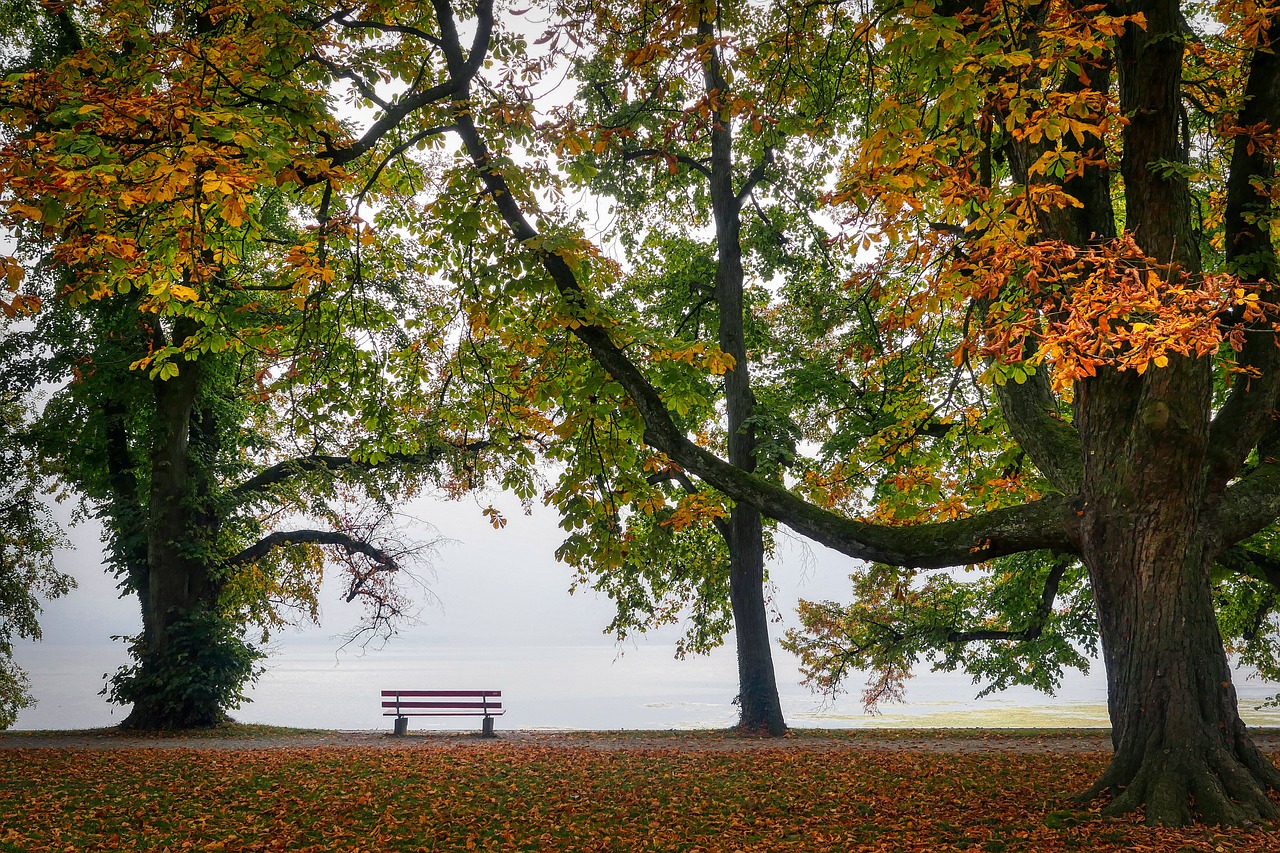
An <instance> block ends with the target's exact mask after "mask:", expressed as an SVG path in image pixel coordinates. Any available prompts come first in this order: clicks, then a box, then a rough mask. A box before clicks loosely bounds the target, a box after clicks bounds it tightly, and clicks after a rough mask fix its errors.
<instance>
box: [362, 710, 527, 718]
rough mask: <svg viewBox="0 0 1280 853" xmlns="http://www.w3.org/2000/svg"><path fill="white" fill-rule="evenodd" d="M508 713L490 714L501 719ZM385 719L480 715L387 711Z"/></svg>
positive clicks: (469, 713)
mask: <svg viewBox="0 0 1280 853" xmlns="http://www.w3.org/2000/svg"><path fill="white" fill-rule="evenodd" d="M504 713H507V712H506V711H492V712H489V716H490V717H500V716H502V715H504ZM383 716H384V717H479V716H481V715H479V713H471V712H468V711H401V712H399V713H396V712H394V711H387V712H384V713H383Z"/></svg>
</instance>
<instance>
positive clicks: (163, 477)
mask: <svg viewBox="0 0 1280 853" xmlns="http://www.w3.org/2000/svg"><path fill="white" fill-rule="evenodd" d="M202 372H203V371H202V370H201V368H200V366H199V364H198V363H187V364H184V365H182V369H181V372H180V373H179V374H178V376H177V377H174V378H172V379H169V380H167V381H166V380H160V381H157V382H155V386H154V388H155V440H154V443H153V446H152V465H151V482H150V492H149V496H148V505H149V508H150V511H149V514H148V516H147V519H146V525H147V537H146V538H147V573H146V580H147V583H146V587H145V588H144V589H141V590H139V597H140V598H141V601H142V612H143V619H142V624H143V635H142V643H141V646H140V655H139V661H138V678H140V679H141V681H140V683H152V682H151V679H157V680H160V681H164V680H166V679H169V678H170V677H171V676H172V675H174V674H175V673H174V672H172V671H171V669H172V667H173V666H174V661H173V660H172V659H173V657H174V656H173V655H172V654H171V645H172V641H173V639H174V630H175V626H177V625H179V623H181V622H183V620H184V619H187V618H189V617H190V616H191V615H192V614H194V613H197V612H201V611H212V610H214V609H216V606H217V600H218V592H219V589H218V583H217V581H216V578H215V577H214V576H213V574H212V572H211V562H212V560H211V557H212V551H211V550H210V549H211V546H212V542H213V540H214V538H215V537H216V535H217V534H216V531H217V521H216V518H215V517H214V516H212V515H210V514H209V513H208V512H207V507H206V506H205V504H207V501H208V479H207V476H206V474H205V473H204V472H203V471H202V470H201V466H200V464H199V462H198V461H196V460H193V458H192V457H193V448H192V439H193V438H195V439H196V441H197V442H198V443H201V444H204V443H207V442H208V441H209V440H210V436H216V432H217V430H216V428H215V427H214V426H213V425H212V424H206V425H204V426H205V427H207V428H204V429H201V428H196V427H198V426H199V425H198V424H194V423H193V421H194V420H196V418H195V411H196V400H197V397H198V395H199V392H200V387H201V376H202ZM206 416H208V415H206ZM210 417H211V416H210ZM187 696H188V698H187V699H186V700H184V701H183V702H181V703H175V702H174V701H173V698H172V694H171V693H156V692H153V691H148V690H143V691H137V692H135V693H134V695H133V702H134V704H133V708H132V710H131V711H130V713H129V716H128V717H126V718H125V720H124V722H123V724H122V725H123V726H124V727H125V728H137V729H171V728H186V727H190V726H201V725H213V724H215V723H218V722H221V721H222V720H223V719H225V712H224V710H223V708H222V706H221V704H220V703H218V702H217V701H216V700H213V699H212V694H210V693H207V692H202V691H192V692H190V693H188V694H187Z"/></svg>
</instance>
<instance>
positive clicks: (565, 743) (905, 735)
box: [0, 729, 1280, 754]
mask: <svg viewBox="0 0 1280 853" xmlns="http://www.w3.org/2000/svg"><path fill="white" fill-rule="evenodd" d="M1253 737H1254V741H1255V742H1256V743H1257V744H1258V746H1260V747H1261V748H1262V750H1263V751H1264V752H1267V753H1272V754H1275V753H1280V729H1265V730H1255V731H1254V732H1253ZM317 747H319V748H332V749H351V748H360V749H423V748H427V749H430V748H442V747H444V748H457V747H469V748H474V749H488V748H494V747H514V748H533V749H536V748H552V749H592V750H604V751H609V750H680V751H702V750H706V751H715V752H738V751H749V750H776V749H785V750H799V751H819V752H827V751H849V750H876V751H904V750H905V751H921V752H938V753H964V752H1004V753H1028V754H1030V753H1080V752H1110V751H1111V736H1110V734H1109V733H1108V732H1106V731H1104V730H1100V729H1081V730H1076V731H1072V730H1061V729H1059V730H1054V731H1051V732H1038V731H1019V730H1016V729H999V730H997V729H992V730H981V729H963V730H948V729H927V730H926V729H914V730H903V729H854V730H840V731H832V730H802V731H799V732H796V733H793V734H791V735H788V736H787V737H785V738H782V739H773V738H750V737H740V736H737V735H734V734H731V733H728V732H680V731H615V732H583V731H499V732H498V736H497V737H496V738H493V739H488V740H486V739H482V738H480V737H479V736H478V735H477V734H474V733H470V732H461V731H459V732H440V731H429V732H428V731H419V732H413V731H411V732H409V734H408V735H407V736H405V737H393V736H392V735H391V734H389V733H388V732H386V731H385V730H384V731H268V732H262V733H259V732H254V731H250V732H247V733H239V732H235V733H230V734H227V735H222V734H219V733H199V734H192V735H186V734H180V735H152V736H144V735H135V734H128V733H123V732H121V731H119V730H117V729H94V730H85V731H70V732H2V733H0V749H92V750H107V749H195V750H215V749H226V750H263V749H313V748H317Z"/></svg>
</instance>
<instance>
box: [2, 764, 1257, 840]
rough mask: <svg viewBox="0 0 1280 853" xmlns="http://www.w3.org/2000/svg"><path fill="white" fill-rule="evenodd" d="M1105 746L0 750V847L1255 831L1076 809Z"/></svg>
mask: <svg viewBox="0 0 1280 853" xmlns="http://www.w3.org/2000/svg"><path fill="white" fill-rule="evenodd" d="M1105 763H1106V756H1105V755H1103V754H1099V753H1085V754H1072V755H1064V754H1022V753H1020V754H984V753H963V754H956V753H943V752H927V751H901V752H894V751H884V750H879V751H863V750H857V749H854V750H846V749H841V750H830V751H828V750H797V749H787V748H763V749H752V750H750V751H712V750H692V751H690V750H689V749H687V748H686V749H684V750H674V749H663V748H658V749H643V750H594V749H581V748H556V747H544V746H529V745H523V746H520V745H510V744H503V743H502V742H501V741H499V742H496V743H494V742H489V743H484V744H483V745H479V744H476V745H460V746H456V745H455V746H444V745H441V746H425V747H419V748H413V749H371V748H358V747H357V748H312V749H272V750H254V749H248V750H236V751H231V750H192V749H122V750H102V751H98V750H88V751H85V750H67V749H5V750H0V851H55V850H56V851H82V850H135V849H147V850H174V851H177V850H228V851H253V850H317V851H318V850H379V851H380V850H395V851H412V850H450V851H452V850H470V849H477V850H566V851H593V850H613V851H645V850H681V851H696V850H708V851H709V850H717V851H719V850H724V851H732V850H756V851H785V850H794V851H822V850H834V851H852V850H885V851H913V850H920V851H945V850H974V851H993V853H999V851H1057V850H1090V851H1091V850H1130V851H1161V853H1164V852H1165V851H1170V853H1173V851H1259V853H1261V851H1266V852H1267V853H1274V851H1277V850H1280V827H1271V828H1269V829H1266V830H1255V831H1244V830H1215V829H1205V828H1196V829H1191V830H1185V831H1171V830H1160V829H1149V828H1146V827H1143V826H1141V825H1139V823H1138V822H1137V821H1136V820H1131V819H1126V820H1106V819H1102V818H1099V817H1097V815H1096V814H1095V813H1092V812H1089V811H1080V810H1077V809H1076V808H1075V807H1074V806H1073V805H1072V804H1071V801H1070V796H1071V794H1072V792H1074V791H1077V790H1079V789H1082V788H1084V787H1085V786H1086V785H1087V784H1088V783H1089V782H1090V781H1091V780H1092V779H1094V778H1096V776H1097V775H1098V774H1099V773H1100V772H1101V771H1102V768H1103V767H1104V766H1105Z"/></svg>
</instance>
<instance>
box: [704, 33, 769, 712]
mask: <svg viewBox="0 0 1280 853" xmlns="http://www.w3.org/2000/svg"><path fill="white" fill-rule="evenodd" d="M700 30H701V33H702V35H703V37H704V38H707V39H711V38H712V37H713V32H712V27H711V22H710V21H705V20H704V22H703V24H702V26H701V27H700ZM704 68H705V76H706V88H707V95H708V97H709V98H711V99H712V101H713V102H719V101H722V100H723V99H724V98H726V97H727V87H726V84H725V80H724V77H723V74H722V73H721V69H720V59H719V54H718V51H717V49H716V48H714V47H709V49H708V51H707V61H706V64H705V66H704ZM719 112H720V115H719V116H718V120H717V124H716V126H715V127H714V128H713V130H712V132H711V177H710V182H711V210H712V214H713V216H714V219H715V227H716V252H717V259H716V304H717V306H718V307H719V309H720V341H719V343H720V349H721V350H723V351H724V352H726V353H728V354H729V355H731V356H733V359H734V365H733V367H732V368H730V369H729V370H727V371H725V374H724V392H725V416H726V420H727V424H726V426H727V427H728V444H729V447H728V450H729V462H730V463H731V464H733V465H736V466H737V467H738V468H740V469H741V470H743V471H747V472H751V471H754V470H755V469H756V433H755V427H754V426H753V423H752V419H753V417H754V415H755V395H754V394H752V392H751V374H750V369H749V367H748V361H747V344H746V333H745V329H744V326H745V311H746V307H745V305H744V303H743V279H744V273H743V269H742V214H741V208H742V202H741V200H740V199H739V198H738V197H737V194H736V193H735V192H734V188H733V171H734V170H733V132H732V124H731V122H732V117H731V116H730V114H729V112H728V110H727V109H722V110H720V111H719ZM728 545H729V598H730V602H731V604H732V606H733V625H734V630H735V633H736V635H737V641H738V704H739V709H740V711H741V715H740V717H739V719H738V728H739V729H741V730H743V731H749V732H754V733H761V734H769V735H772V736H774V737H780V736H782V735H783V734H785V733H786V731H787V724H786V720H785V719H784V718H783V716H782V701H781V699H779V697H778V684H777V679H776V677H775V676H774V672H773V651H772V648H771V647H770V643H769V617H768V611H767V610H766V608H765V603H764V524H763V521H762V517H761V514H760V511H759V510H758V509H756V508H755V507H753V506H749V505H747V504H744V503H739V504H737V505H735V506H734V508H733V511H732V514H731V515H730V517H729V538H728Z"/></svg>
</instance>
